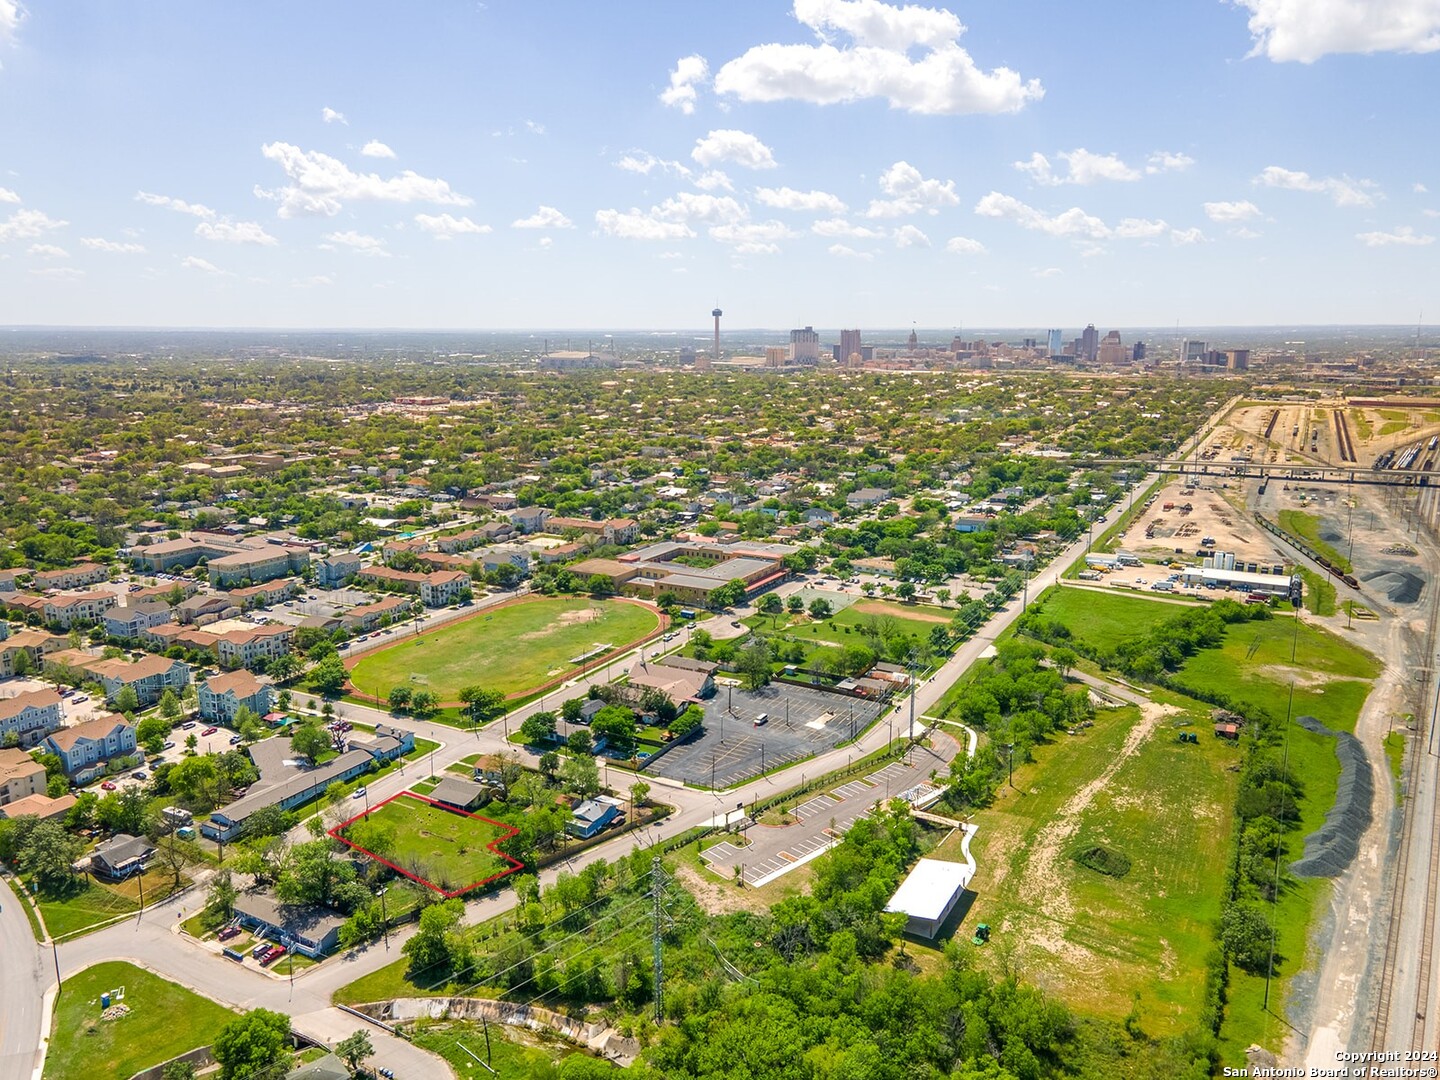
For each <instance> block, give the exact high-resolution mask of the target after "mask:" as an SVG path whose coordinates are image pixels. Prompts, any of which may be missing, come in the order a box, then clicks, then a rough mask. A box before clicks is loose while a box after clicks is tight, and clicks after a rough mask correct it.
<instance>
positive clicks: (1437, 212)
mask: <svg viewBox="0 0 1440 1080" xmlns="http://www.w3.org/2000/svg"><path fill="white" fill-rule="evenodd" d="M1420 213H1422V214H1424V215H1425V216H1426V217H1440V210H1430V209H1425V210H1421V211H1420Z"/></svg>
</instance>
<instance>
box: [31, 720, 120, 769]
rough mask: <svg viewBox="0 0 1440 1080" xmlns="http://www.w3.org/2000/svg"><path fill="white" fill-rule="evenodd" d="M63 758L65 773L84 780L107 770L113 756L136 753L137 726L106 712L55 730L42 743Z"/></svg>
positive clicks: (47, 750) (62, 764)
mask: <svg viewBox="0 0 1440 1080" xmlns="http://www.w3.org/2000/svg"><path fill="white" fill-rule="evenodd" d="M40 746H41V748H42V749H44V751H45V752H46V753H48V754H54V755H55V756H56V757H58V758H59V759H60V765H61V767H62V768H63V769H64V770H65V775H66V776H68V777H70V779H71V780H74V781H75V782H76V783H85V782H86V781H87V780H91V779H93V778H94V777H96V776H98V775H99V774H100V773H102V772H104V771H105V763H106V762H108V761H109V760H110V759H111V758H117V757H124V756H125V755H127V754H133V753H135V729H134V728H133V727H131V726H130V725H129V724H128V723H126V721H125V718H124V717H123V716H117V715H116V714H115V713H106V714H105V715H103V716H97V717H96V718H95V719H93V720H87V721H85V723H83V724H76V725H75V726H74V727H67V728H61V729H60V730H59V731H52V732H51V733H50V734H49V735H47V736H45V739H44V741H43V742H41V744H40Z"/></svg>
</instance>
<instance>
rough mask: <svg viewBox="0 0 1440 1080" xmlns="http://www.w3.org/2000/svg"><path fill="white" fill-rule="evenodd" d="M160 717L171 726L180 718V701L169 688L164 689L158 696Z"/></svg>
mask: <svg viewBox="0 0 1440 1080" xmlns="http://www.w3.org/2000/svg"><path fill="white" fill-rule="evenodd" d="M160 715H161V716H163V717H164V718H165V719H166V720H168V721H170V723H172V724H173V723H174V722H175V721H176V720H177V719H178V718H179V716H180V699H179V698H178V697H176V696H175V691H174V690H171V689H170V688H169V687H166V689H165V692H164V693H163V694H161V695H160Z"/></svg>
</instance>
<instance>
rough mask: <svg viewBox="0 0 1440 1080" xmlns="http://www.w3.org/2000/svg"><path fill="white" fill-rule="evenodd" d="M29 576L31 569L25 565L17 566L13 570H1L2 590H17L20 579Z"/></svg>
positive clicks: (0, 581) (0, 587) (0, 586)
mask: <svg viewBox="0 0 1440 1080" xmlns="http://www.w3.org/2000/svg"><path fill="white" fill-rule="evenodd" d="M29 576H30V571H29V570H27V569H26V568H25V567H23V566H17V567H15V568H14V569H12V570H0V592H16V591H17V590H18V589H19V586H20V579H21V578H23V577H29Z"/></svg>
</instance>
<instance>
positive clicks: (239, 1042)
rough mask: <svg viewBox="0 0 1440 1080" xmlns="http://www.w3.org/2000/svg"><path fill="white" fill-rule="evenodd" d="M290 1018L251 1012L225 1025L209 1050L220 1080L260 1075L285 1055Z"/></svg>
mask: <svg viewBox="0 0 1440 1080" xmlns="http://www.w3.org/2000/svg"><path fill="white" fill-rule="evenodd" d="M289 1040H290V1018H289V1017H288V1016H286V1015H285V1014H284V1013H277V1012H271V1011H270V1010H269V1009H251V1010H250V1011H249V1012H247V1013H245V1014H244V1015H243V1016H238V1017H236V1018H235V1019H234V1020H232V1021H230V1023H228V1024H226V1025H225V1026H224V1027H223V1028H221V1029H220V1031H219V1032H218V1033H217V1034H216V1036H215V1041H214V1044H213V1046H212V1049H211V1053H213V1054H214V1056H215V1060H216V1061H218V1062H219V1063H220V1080H245V1078H247V1077H252V1076H256V1075H262V1074H264V1073H265V1072H266V1071H267V1070H269V1069H272V1068H273V1067H274V1066H276V1065H278V1064H279V1063H280V1062H281V1061H282V1060H283V1059H285V1057H286V1055H287V1054H288V1053H289V1046H288V1044H289Z"/></svg>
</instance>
